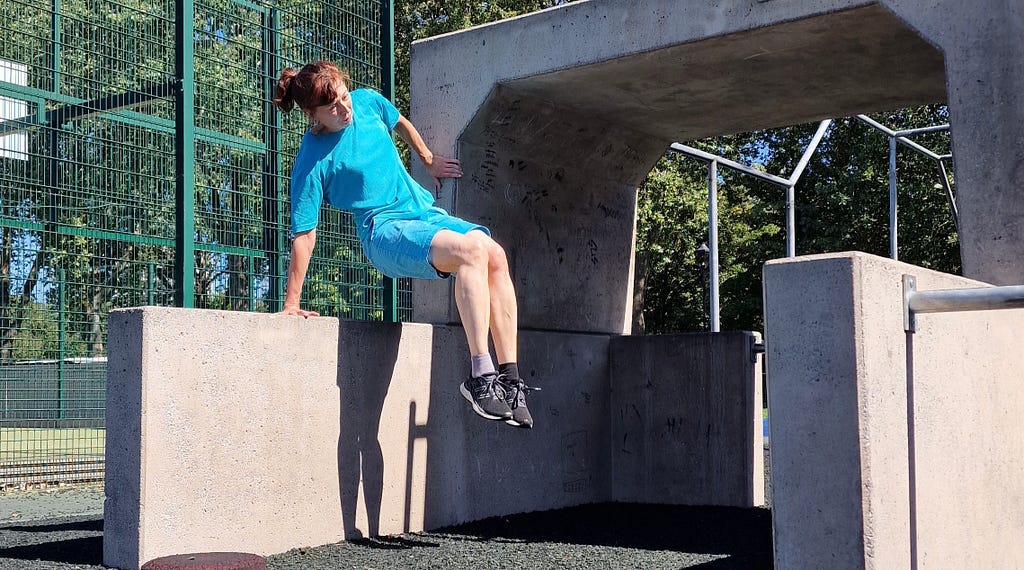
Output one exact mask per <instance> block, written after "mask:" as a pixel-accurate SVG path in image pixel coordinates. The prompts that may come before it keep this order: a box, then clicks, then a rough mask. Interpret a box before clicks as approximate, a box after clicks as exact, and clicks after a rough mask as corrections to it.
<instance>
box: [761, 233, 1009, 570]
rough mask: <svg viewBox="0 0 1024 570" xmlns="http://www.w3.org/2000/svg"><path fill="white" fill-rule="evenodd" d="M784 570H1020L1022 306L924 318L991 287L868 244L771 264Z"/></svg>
mask: <svg viewBox="0 0 1024 570" xmlns="http://www.w3.org/2000/svg"><path fill="white" fill-rule="evenodd" d="M764 274H765V281H764V282H765V322H766V338H767V347H768V353H767V362H768V387H769V388H768V390H769V394H768V396H769V413H770V417H771V422H770V426H769V427H770V431H771V434H770V435H771V442H772V489H773V495H772V508H773V526H774V538H775V566H776V567H777V568H780V569H782V568H820V567H828V568H918V567H920V568H926V567H927V568H1014V567H1019V566H1022V565H1024V548H1022V547H1020V546H1018V542H1019V541H1017V540H1016V536H1017V535H1018V534H1019V530H1020V528H1024V507H1022V506H1021V505H1024V477H1022V476H1021V475H1022V474H1024V434H1022V432H1021V430H1020V429H1019V426H1018V425H1017V423H1018V419H1019V418H1020V417H1021V415H1022V414H1024V392H1022V391H1021V390H1020V380H1021V375H1020V371H1019V363H1018V362H1017V359H1016V347H1017V344H1019V340H1018V339H1017V336H1018V335H1017V334H1016V331H1019V330H1020V329H1021V327H1022V326H1024V310H1020V309H1015V310H1006V311H987V312H971V313H949V314H934V315H931V314H929V315H920V316H919V317H918V325H919V327H918V332H917V333H914V334H908V333H906V332H905V331H904V330H903V315H902V303H903V289H902V275H904V274H909V275H913V276H915V277H916V279H917V284H918V290H931V289H956V288H964V287H979V286H985V284H983V283H980V282H976V281H971V280H968V279H964V278H961V277H955V276H951V275H946V274H941V273H937V272H934V271H929V270H925V269H921V268H918V267H914V266H911V265H907V264H903V263H899V262H895V261H892V260H889V259H885V258H880V257H875V256H870V255H866V254H860V253H843V254H830V255H820V256H807V257H801V258H796V259H793V260H778V261H772V262H769V263H768V264H767V265H766V266H765V271H764Z"/></svg>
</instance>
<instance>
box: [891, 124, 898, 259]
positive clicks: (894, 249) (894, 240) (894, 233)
mask: <svg viewBox="0 0 1024 570" xmlns="http://www.w3.org/2000/svg"><path fill="white" fill-rule="evenodd" d="M896 219H897V212H896V137H893V136H890V137H889V257H891V258H892V259H898V258H899V241H898V240H899V236H898V229H897V227H896Z"/></svg>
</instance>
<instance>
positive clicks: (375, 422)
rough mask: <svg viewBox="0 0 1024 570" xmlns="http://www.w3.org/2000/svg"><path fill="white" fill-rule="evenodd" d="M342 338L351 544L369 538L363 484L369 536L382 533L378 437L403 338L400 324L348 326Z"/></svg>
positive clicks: (344, 509) (342, 467)
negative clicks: (363, 521) (361, 523)
mask: <svg viewBox="0 0 1024 570" xmlns="http://www.w3.org/2000/svg"><path fill="white" fill-rule="evenodd" d="M339 326H340V330H339V334H338V395H339V398H340V403H341V406H340V413H339V418H338V422H339V424H340V431H339V434H340V435H339V438H338V489H339V491H340V493H339V495H340V499H341V516H342V525H343V526H344V532H345V539H346V540H354V539H359V538H362V537H363V533H362V531H360V530H359V529H358V528H357V526H356V511H357V508H358V503H359V489H360V482H362V490H363V500H364V503H365V504H366V515H367V521H368V522H367V528H366V534H367V536H371V537H373V536H377V535H378V534H380V533H379V528H380V512H381V497H382V494H383V492H384V454H383V452H382V450H381V445H380V441H379V440H378V433H379V431H380V420H381V414H382V413H383V409H384V399H385V397H387V394H388V388H389V387H390V385H391V378H392V376H393V375H394V369H395V362H396V361H397V358H398V349H399V345H400V341H401V338H402V327H401V325H400V324H397V323H396V324H386V323H379V322H359V321H342V322H341V323H339Z"/></svg>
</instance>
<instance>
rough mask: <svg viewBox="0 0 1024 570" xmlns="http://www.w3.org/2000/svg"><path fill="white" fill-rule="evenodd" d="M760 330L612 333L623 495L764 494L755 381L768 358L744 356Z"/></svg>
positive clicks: (670, 499)
mask: <svg viewBox="0 0 1024 570" xmlns="http://www.w3.org/2000/svg"><path fill="white" fill-rule="evenodd" d="M758 340H759V335H757V334H755V333H749V332H727V333H722V334H718V335H708V334H702V333H692V334H673V335H657V336H622V337H615V338H613V339H612V343H611V363H612V393H611V420H612V434H611V442H612V445H611V453H612V465H613V469H612V474H613V489H612V492H613V495H612V498H613V499H614V500H616V501H621V502H626V503H629V502H642V501H651V500H653V501H655V502H657V503H661V504H690V505H705V504H708V501H709V500H714V501H715V504H719V505H728V506H735V507H751V506H759V505H763V504H764V476H763V474H764V462H763V457H764V455H763V448H764V427H763V422H762V410H763V407H762V399H761V382H758V381H755V382H751V379H755V378H761V358H760V357H755V358H742V355H744V354H750V351H751V347H752V345H753V344H754V343H755V342H757V341H758ZM737 355H739V356H740V357H739V358H737ZM741 426H746V429H740V428H741ZM737 472H741V473H744V476H743V477H737V476H736V473H737Z"/></svg>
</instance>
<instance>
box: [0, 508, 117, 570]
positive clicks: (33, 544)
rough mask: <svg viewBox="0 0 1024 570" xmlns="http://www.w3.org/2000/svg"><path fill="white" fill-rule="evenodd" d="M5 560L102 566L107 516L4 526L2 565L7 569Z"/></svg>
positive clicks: (0, 541)
mask: <svg viewBox="0 0 1024 570" xmlns="http://www.w3.org/2000/svg"><path fill="white" fill-rule="evenodd" d="M4 560H11V561H13V560H20V561H25V562H30V561H38V562H39V564H40V566H39V568H44V567H48V566H45V565H43V564H44V563H53V562H57V563H63V564H76V565H94V566H101V565H102V563H103V519H89V520H77V521H70V522H41V523H39V524H25V525H19V526H5V527H0V566H2V567H4V568H6V567H8V566H9V565H8V564H5V563H4ZM19 567H24V568H31V567H32V566H27V565H24V566H23V565H19Z"/></svg>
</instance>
